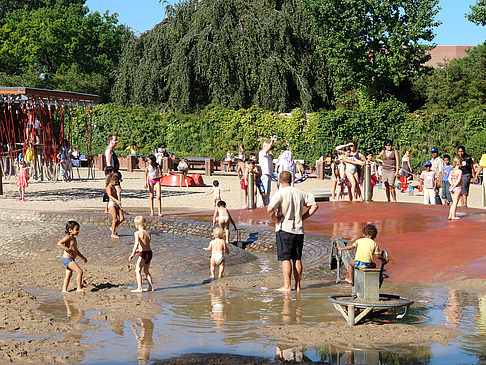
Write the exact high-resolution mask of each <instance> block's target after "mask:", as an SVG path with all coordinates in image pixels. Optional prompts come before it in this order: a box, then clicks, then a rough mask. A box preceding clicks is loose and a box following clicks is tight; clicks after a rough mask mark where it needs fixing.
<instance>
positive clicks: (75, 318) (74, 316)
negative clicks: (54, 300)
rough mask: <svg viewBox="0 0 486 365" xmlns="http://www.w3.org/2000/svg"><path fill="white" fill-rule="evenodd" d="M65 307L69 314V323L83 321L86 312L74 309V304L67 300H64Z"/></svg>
mask: <svg viewBox="0 0 486 365" xmlns="http://www.w3.org/2000/svg"><path fill="white" fill-rule="evenodd" d="M64 305H65V306H66V313H67V316H68V319H69V322H71V323H78V322H80V321H81V320H82V319H83V317H84V310H82V309H77V308H74V307H73V304H72V302H71V301H69V300H67V299H64Z"/></svg>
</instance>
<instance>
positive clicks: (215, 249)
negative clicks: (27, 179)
mask: <svg viewBox="0 0 486 365" xmlns="http://www.w3.org/2000/svg"><path fill="white" fill-rule="evenodd" d="M213 236H214V240H212V241H211V242H209V246H208V247H205V248H203V250H206V251H211V266H210V267H209V270H210V272H211V276H210V277H211V279H214V274H215V271H216V265H219V278H220V279H221V278H222V277H223V272H224V262H225V261H224V254H225V253H226V254H229V253H230V251H229V248H228V246H227V245H226V242H225V240H224V239H223V230H222V229H221V228H215V229H214V230H213Z"/></svg>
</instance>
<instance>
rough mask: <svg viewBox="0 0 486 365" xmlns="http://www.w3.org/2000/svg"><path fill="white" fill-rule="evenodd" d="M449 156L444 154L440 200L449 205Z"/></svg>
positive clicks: (450, 196)
mask: <svg viewBox="0 0 486 365" xmlns="http://www.w3.org/2000/svg"><path fill="white" fill-rule="evenodd" d="M451 171H452V166H451V156H449V155H444V167H443V169H442V200H443V201H444V204H445V205H451V203H452V195H451V191H450V190H449V188H450V187H451V184H450V183H449V175H450V174H451Z"/></svg>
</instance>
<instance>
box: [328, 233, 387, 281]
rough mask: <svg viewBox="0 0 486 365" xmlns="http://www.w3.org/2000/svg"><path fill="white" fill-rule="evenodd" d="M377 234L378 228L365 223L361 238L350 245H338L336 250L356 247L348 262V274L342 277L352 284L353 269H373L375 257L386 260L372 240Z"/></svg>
mask: <svg viewBox="0 0 486 365" xmlns="http://www.w3.org/2000/svg"><path fill="white" fill-rule="evenodd" d="M377 235H378V230H377V229H376V227H375V226H374V225H372V224H367V225H365V226H364V227H363V238H360V239H358V240H356V242H354V243H353V244H351V245H347V246H345V247H338V251H339V252H341V251H343V250H352V249H353V248H356V255H355V257H354V260H351V261H350V262H349V267H348V275H346V276H345V277H344V280H346V281H347V282H348V283H350V284H351V285H353V279H354V269H355V268H356V269H374V268H375V267H376V264H375V263H374V262H373V259H374V258H375V257H377V258H379V259H380V260H382V261H385V262H388V258H386V259H385V258H384V257H383V253H382V251H380V249H379V248H378V244H377V243H376V242H375V241H374V239H375V238H376V236H377Z"/></svg>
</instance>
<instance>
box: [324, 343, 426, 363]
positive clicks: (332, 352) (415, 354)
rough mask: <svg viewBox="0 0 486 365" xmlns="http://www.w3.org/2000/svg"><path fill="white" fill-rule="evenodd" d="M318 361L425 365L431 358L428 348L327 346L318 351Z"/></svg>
mask: <svg viewBox="0 0 486 365" xmlns="http://www.w3.org/2000/svg"><path fill="white" fill-rule="evenodd" d="M320 355H321V356H320V357H321V358H320V360H321V361H322V362H325V363H331V364H336V365H348V364H366V365H385V364H416V365H426V364H429V363H430V360H431V358H432V356H431V349H430V346H413V347H385V348H380V347H378V348H347V347H335V346H332V345H331V346H329V349H327V350H322V351H320Z"/></svg>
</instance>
